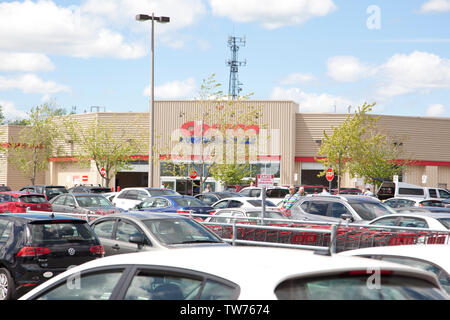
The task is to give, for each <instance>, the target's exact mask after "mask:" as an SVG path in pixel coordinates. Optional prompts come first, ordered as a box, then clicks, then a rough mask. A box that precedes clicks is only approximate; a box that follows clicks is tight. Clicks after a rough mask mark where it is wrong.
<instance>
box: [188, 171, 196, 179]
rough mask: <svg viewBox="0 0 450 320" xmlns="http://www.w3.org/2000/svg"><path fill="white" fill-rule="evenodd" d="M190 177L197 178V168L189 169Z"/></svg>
mask: <svg viewBox="0 0 450 320" xmlns="http://www.w3.org/2000/svg"><path fill="white" fill-rule="evenodd" d="M189 178H191V179H195V178H197V171H195V170H191V171H189Z"/></svg>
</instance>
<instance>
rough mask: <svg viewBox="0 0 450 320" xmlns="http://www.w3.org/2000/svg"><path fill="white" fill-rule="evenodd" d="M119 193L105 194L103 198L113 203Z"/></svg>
mask: <svg viewBox="0 0 450 320" xmlns="http://www.w3.org/2000/svg"><path fill="white" fill-rule="evenodd" d="M118 193H119V192H117V191H114V192H105V193H102V196H104V197H105V198H106V199H108V200H109V201H111V203H112V202H113V200H114V197H115V196H116V195H117V194H118Z"/></svg>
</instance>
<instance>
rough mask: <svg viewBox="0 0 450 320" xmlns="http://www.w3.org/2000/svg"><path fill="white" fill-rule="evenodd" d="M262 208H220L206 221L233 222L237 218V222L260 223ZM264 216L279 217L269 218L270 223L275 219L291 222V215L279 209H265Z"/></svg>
mask: <svg viewBox="0 0 450 320" xmlns="http://www.w3.org/2000/svg"><path fill="white" fill-rule="evenodd" d="M261 211H262V210H261V208H259V209H258V208H228V209H219V210H217V211H216V212H215V213H214V214H213V215H212V216H211V217H208V218H206V219H205V222H211V223H213V222H220V223H233V221H234V220H236V222H237V223H241V222H243V221H244V222H255V223H258V222H259V221H260V220H258V219H257V218H260V217H261ZM248 218H250V219H248ZM264 218H268V219H277V220H268V223H273V222H274V221H276V222H278V223H280V222H285V223H286V222H289V220H290V219H289V217H288V216H286V215H284V214H283V213H281V212H280V211H278V210H274V209H273V208H267V210H266V211H265V215H264Z"/></svg>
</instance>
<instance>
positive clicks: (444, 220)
mask: <svg viewBox="0 0 450 320" xmlns="http://www.w3.org/2000/svg"><path fill="white" fill-rule="evenodd" d="M438 220H439V222H440V223H442V224H443V225H444V227H446V228H447V229H450V218H439V219H438Z"/></svg>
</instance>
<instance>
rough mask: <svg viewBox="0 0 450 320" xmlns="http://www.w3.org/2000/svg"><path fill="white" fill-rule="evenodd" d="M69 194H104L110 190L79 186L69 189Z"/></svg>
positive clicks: (100, 187)
mask: <svg viewBox="0 0 450 320" xmlns="http://www.w3.org/2000/svg"><path fill="white" fill-rule="evenodd" d="M68 191H69V193H106V192H111V188H107V187H102V186H92V185H90V186H88V185H81V186H75V187H73V188H70V189H69V190H68Z"/></svg>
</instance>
